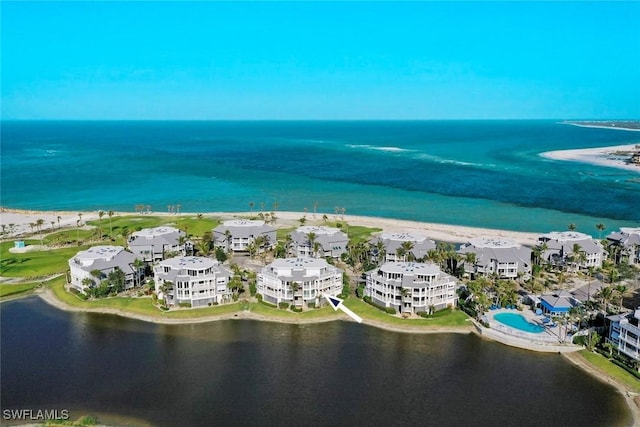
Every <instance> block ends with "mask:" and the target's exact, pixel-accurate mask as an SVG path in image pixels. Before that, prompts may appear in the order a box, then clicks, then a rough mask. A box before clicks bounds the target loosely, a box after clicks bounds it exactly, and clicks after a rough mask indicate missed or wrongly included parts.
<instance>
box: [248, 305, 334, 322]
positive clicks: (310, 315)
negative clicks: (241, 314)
mask: <svg viewBox="0 0 640 427" xmlns="http://www.w3.org/2000/svg"><path fill="white" fill-rule="evenodd" d="M249 311H251V312H252V313H256V314H262V315H264V316H268V317H274V318H276V317H278V318H281V319H317V318H321V317H330V316H331V315H332V314H334V313H335V312H334V311H333V308H331V307H329V306H325V307H322V308H318V309H313V310H307V311H304V312H302V313H294V312H293V311H291V310H289V309H287V310H283V309H280V308H273V307H269V306H266V305H264V304H261V303H251V304H250V305H249ZM338 316H339V314H337V313H336V314H335V317H338Z"/></svg>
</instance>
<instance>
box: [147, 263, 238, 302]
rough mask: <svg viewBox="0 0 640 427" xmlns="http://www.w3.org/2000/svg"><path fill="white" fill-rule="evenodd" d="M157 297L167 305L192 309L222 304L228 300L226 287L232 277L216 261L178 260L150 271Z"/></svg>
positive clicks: (158, 265) (156, 266)
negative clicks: (186, 305) (181, 305)
mask: <svg viewBox="0 0 640 427" xmlns="http://www.w3.org/2000/svg"><path fill="white" fill-rule="evenodd" d="M153 276H154V280H155V284H156V293H157V294H158V297H159V298H164V300H165V302H166V303H167V305H177V304H190V305H191V307H203V306H206V305H211V304H216V303H222V302H225V301H228V300H229V299H230V295H231V291H230V290H229V287H228V286H227V284H228V283H229V277H230V276H231V274H230V273H229V271H228V270H227V269H226V268H224V267H223V266H221V265H219V264H218V262H217V261H215V260H212V259H210V258H204V257H198V256H180V257H175V258H168V259H165V260H162V261H160V262H159V263H158V264H156V265H155V266H154V267H153Z"/></svg>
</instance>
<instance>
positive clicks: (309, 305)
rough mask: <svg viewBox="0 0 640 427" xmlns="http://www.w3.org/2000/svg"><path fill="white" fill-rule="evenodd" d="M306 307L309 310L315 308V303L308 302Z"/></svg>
mask: <svg viewBox="0 0 640 427" xmlns="http://www.w3.org/2000/svg"><path fill="white" fill-rule="evenodd" d="M307 307H309V308H316V303H315V302H308V303H307Z"/></svg>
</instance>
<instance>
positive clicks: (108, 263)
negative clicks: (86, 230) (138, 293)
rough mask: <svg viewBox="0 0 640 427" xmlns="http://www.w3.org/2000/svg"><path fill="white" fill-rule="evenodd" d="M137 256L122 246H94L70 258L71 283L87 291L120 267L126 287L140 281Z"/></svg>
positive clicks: (128, 287)
mask: <svg viewBox="0 0 640 427" xmlns="http://www.w3.org/2000/svg"><path fill="white" fill-rule="evenodd" d="M135 260H136V256H135V255H134V254H132V253H131V252H129V251H127V250H125V249H124V248H123V247H122V246H94V247H92V248H89V249H87V250H85V251H80V252H78V253H77V254H76V256H74V257H73V258H71V259H70V260H69V284H70V285H71V287H73V288H74V289H76V290H78V291H80V292H85V290H86V288H87V287H94V286H99V285H100V284H101V283H102V282H103V281H104V280H105V279H107V278H108V276H109V273H111V272H113V271H115V270H116V269H119V270H120V271H122V272H123V273H124V289H130V288H132V287H133V286H134V285H136V284H137V283H138V282H139V278H140V276H139V271H138V274H136V268H135V267H134V263H135Z"/></svg>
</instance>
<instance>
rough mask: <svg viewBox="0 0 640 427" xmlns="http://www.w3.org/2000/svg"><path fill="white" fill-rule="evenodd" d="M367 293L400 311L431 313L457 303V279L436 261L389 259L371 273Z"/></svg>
mask: <svg viewBox="0 0 640 427" xmlns="http://www.w3.org/2000/svg"><path fill="white" fill-rule="evenodd" d="M366 276H367V281H366V287H365V295H367V296H369V297H371V300H372V302H374V303H375V304H377V305H380V306H384V307H393V308H395V309H396V310H397V311H399V312H400V313H418V312H421V311H424V312H428V311H430V310H431V309H432V308H433V309H435V310H440V309H443V308H446V307H451V306H454V305H456V302H457V300H458V297H457V294H456V281H455V279H454V278H453V277H451V276H449V275H447V274H444V273H443V272H441V271H440V269H439V268H438V266H437V265H435V264H425V263H414V262H387V263H385V264H383V265H382V266H381V267H380V268H378V269H376V270H373V271H370V272H368V273H367V275H366Z"/></svg>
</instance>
